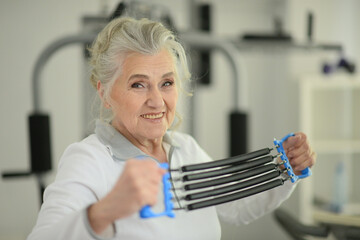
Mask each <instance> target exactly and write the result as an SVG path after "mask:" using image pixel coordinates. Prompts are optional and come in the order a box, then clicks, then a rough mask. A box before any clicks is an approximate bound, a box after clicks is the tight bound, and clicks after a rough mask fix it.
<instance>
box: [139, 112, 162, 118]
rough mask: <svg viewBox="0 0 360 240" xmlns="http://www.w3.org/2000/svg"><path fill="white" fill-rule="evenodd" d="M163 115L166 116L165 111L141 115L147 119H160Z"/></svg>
mask: <svg viewBox="0 0 360 240" xmlns="http://www.w3.org/2000/svg"><path fill="white" fill-rule="evenodd" d="M163 116H164V112H161V113H157V114H143V115H141V117H143V118H145V119H158V118H162V117H163Z"/></svg>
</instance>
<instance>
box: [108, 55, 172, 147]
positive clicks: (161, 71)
mask: <svg viewBox="0 0 360 240" xmlns="http://www.w3.org/2000/svg"><path fill="white" fill-rule="evenodd" d="M110 95H111V96H110V97H111V99H112V101H111V102H110V105H111V108H112V111H113V113H114V119H113V122H112V124H113V126H114V127H115V128H116V129H117V130H118V131H120V132H121V133H122V134H123V135H125V136H126V137H127V138H130V139H131V138H135V139H136V140H137V141H144V140H145V141H146V140H155V139H158V138H161V137H162V136H164V134H165V132H166V130H167V129H168V128H169V127H170V126H171V124H172V122H173V120H174V116H175V108H176V103H177V99H178V92H177V87H176V86H175V67H174V62H173V58H172V57H171V55H170V54H169V52H168V51H166V50H162V51H161V52H159V53H158V54H156V55H143V54H140V53H131V54H129V55H128V56H127V57H126V58H125V60H124V61H123V65H122V73H121V74H120V76H119V78H118V79H116V81H115V83H114V85H113V88H112V90H111V93H110Z"/></svg>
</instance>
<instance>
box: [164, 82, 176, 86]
mask: <svg viewBox="0 0 360 240" xmlns="http://www.w3.org/2000/svg"><path fill="white" fill-rule="evenodd" d="M172 85H174V81H165V82H164V84H163V86H164V87H168V86H172Z"/></svg>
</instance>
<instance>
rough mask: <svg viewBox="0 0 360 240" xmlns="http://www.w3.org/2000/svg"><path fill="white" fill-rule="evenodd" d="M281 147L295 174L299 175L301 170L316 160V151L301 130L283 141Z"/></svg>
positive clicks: (310, 165)
mask: <svg viewBox="0 0 360 240" xmlns="http://www.w3.org/2000/svg"><path fill="white" fill-rule="evenodd" d="M283 147H284V150H285V152H286V155H287V157H288V159H289V162H290V165H291V167H292V168H293V170H294V173H295V174H296V175H300V174H301V171H302V170H304V169H305V168H307V167H312V166H313V165H314V164H315V162H316V153H315V152H314V151H313V150H312V148H311V146H310V144H309V141H308V139H307V137H306V135H305V134H304V133H302V132H297V133H295V136H293V137H290V138H288V139H287V140H286V141H285V142H284V143H283Z"/></svg>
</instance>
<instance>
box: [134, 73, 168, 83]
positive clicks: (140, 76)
mask: <svg viewBox="0 0 360 240" xmlns="http://www.w3.org/2000/svg"><path fill="white" fill-rule="evenodd" d="M172 76H174V72H168V73H165V74H164V75H162V78H167V77H172ZM134 78H143V79H150V78H149V76H148V75H145V74H139V73H137V74H133V75H131V76H130V77H129V79H128V82H130V81H131V80H132V79H134Z"/></svg>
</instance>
